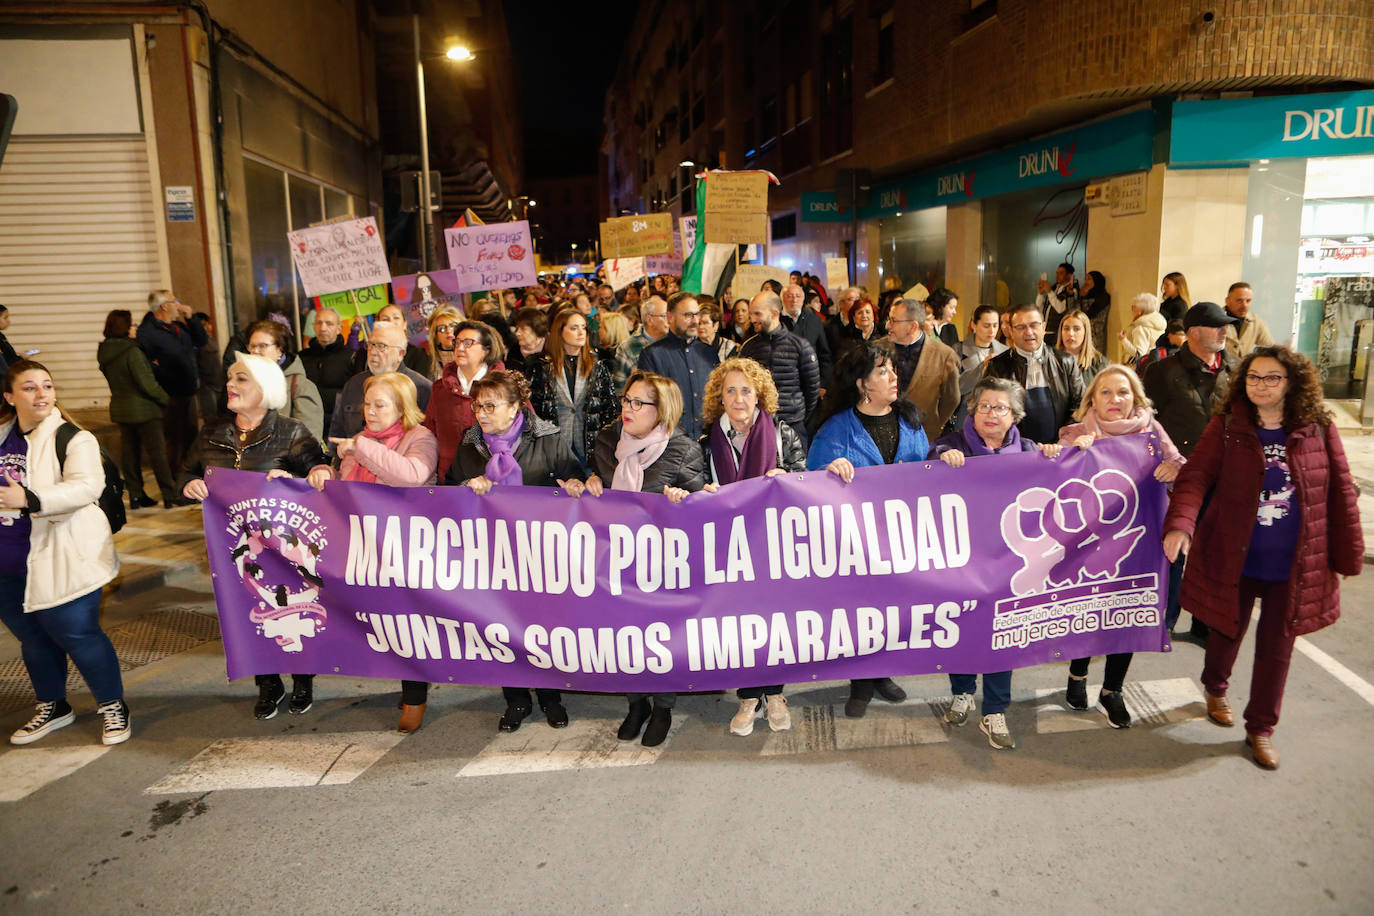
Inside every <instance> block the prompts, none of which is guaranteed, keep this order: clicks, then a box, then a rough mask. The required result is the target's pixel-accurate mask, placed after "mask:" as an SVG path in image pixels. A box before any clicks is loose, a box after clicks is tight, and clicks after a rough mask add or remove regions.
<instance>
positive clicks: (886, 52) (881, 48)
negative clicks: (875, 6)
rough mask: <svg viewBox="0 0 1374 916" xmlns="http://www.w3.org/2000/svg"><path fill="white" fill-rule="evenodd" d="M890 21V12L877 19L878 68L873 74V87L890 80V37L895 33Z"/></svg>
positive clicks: (891, 13) (891, 17)
mask: <svg viewBox="0 0 1374 916" xmlns="http://www.w3.org/2000/svg"><path fill="white" fill-rule="evenodd" d="M892 21H893V12H892V10H888V11H887V12H886V13H883V14H882V16H880V17H879V18H878V67H877V70H875V71H874V73H873V84H874V85H875V86H876V85H878V84H880V83H885V82H887V81H888V80H890V79H892V54H893V50H892V35H893V32H894V31H895V29H894V27H893V24H892Z"/></svg>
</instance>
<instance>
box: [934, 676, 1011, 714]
mask: <svg viewBox="0 0 1374 916" xmlns="http://www.w3.org/2000/svg"><path fill="white" fill-rule="evenodd" d="M949 689H950V690H951V691H952V692H954V693H969V694H971V693H974V692H976V691H977V689H978V675H976V674H951V675H950V676H949ZM1010 705H1011V672H1010V671H996V672H993V673H992V674H985V675H983V715H985V716H992V715H996V714H997V713H999V712H1006V711H1007V707H1008V706H1010Z"/></svg>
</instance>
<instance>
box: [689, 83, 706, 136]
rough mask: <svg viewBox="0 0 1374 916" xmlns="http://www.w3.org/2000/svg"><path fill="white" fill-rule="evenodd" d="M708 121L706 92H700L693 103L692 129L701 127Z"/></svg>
mask: <svg viewBox="0 0 1374 916" xmlns="http://www.w3.org/2000/svg"><path fill="white" fill-rule="evenodd" d="M704 123H706V93H704V92H702V93H698V94H697V98H696V101H695V102H693V103H692V129H693V130H695V129H696V128H698V127H700V126H701V125H702V124H704Z"/></svg>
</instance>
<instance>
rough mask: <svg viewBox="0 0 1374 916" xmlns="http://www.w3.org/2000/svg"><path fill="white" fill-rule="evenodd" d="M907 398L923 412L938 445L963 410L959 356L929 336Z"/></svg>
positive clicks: (930, 436)
mask: <svg viewBox="0 0 1374 916" xmlns="http://www.w3.org/2000/svg"><path fill="white" fill-rule="evenodd" d="M905 397H906V399H907V400H908V401H910V402H911V403H913V404H915V405H916V406H917V407H919V408H921V413H922V414H923V417H922V420H921V426H922V427H924V429H925V431H926V439H927V440H928V441H930V442H934V441H935V440H936V439H938V438H939V437H940V432H941V430H943V429H944V428H945V424H946V423H948V422H949V418H950V417H952V416H954V411H955V410H957V409H958V407H959V354H957V353H955V352H954V348H953V347H951V346H950V345H949V344H947V343H945V342H944V341H943V340H941V339H940V338H938V337H936V336H935V335H934V334H927V335H926V342H925V343H924V344H922V345H921V360H920V362H918V363H917V364H916V373H915V374H914V375H912V376H911V382H910V383H909V384H908V385H907V386H906V394H905Z"/></svg>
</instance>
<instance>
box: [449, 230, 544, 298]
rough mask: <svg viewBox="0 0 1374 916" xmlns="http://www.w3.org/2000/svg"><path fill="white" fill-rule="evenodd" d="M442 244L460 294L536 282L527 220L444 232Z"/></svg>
mask: <svg viewBox="0 0 1374 916" xmlns="http://www.w3.org/2000/svg"><path fill="white" fill-rule="evenodd" d="M444 241H445V242H446V243H447V247H448V260H449V266H450V267H452V268H453V272H454V274H455V275H457V278H458V288H459V290H461V291H462V292H465V293H470V292H475V291H477V290H487V289H502V288H505V287H510V286H530V285H532V284H534V283H537V282H538V279H539V275H538V272H537V271H536V270H535V268H534V246H533V245H532V244H530V224H529V222H528V221H527V220H519V221H518V222H513V223H493V224H491V225H487V226H463V227H460V228H457V229H445V230H444Z"/></svg>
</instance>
